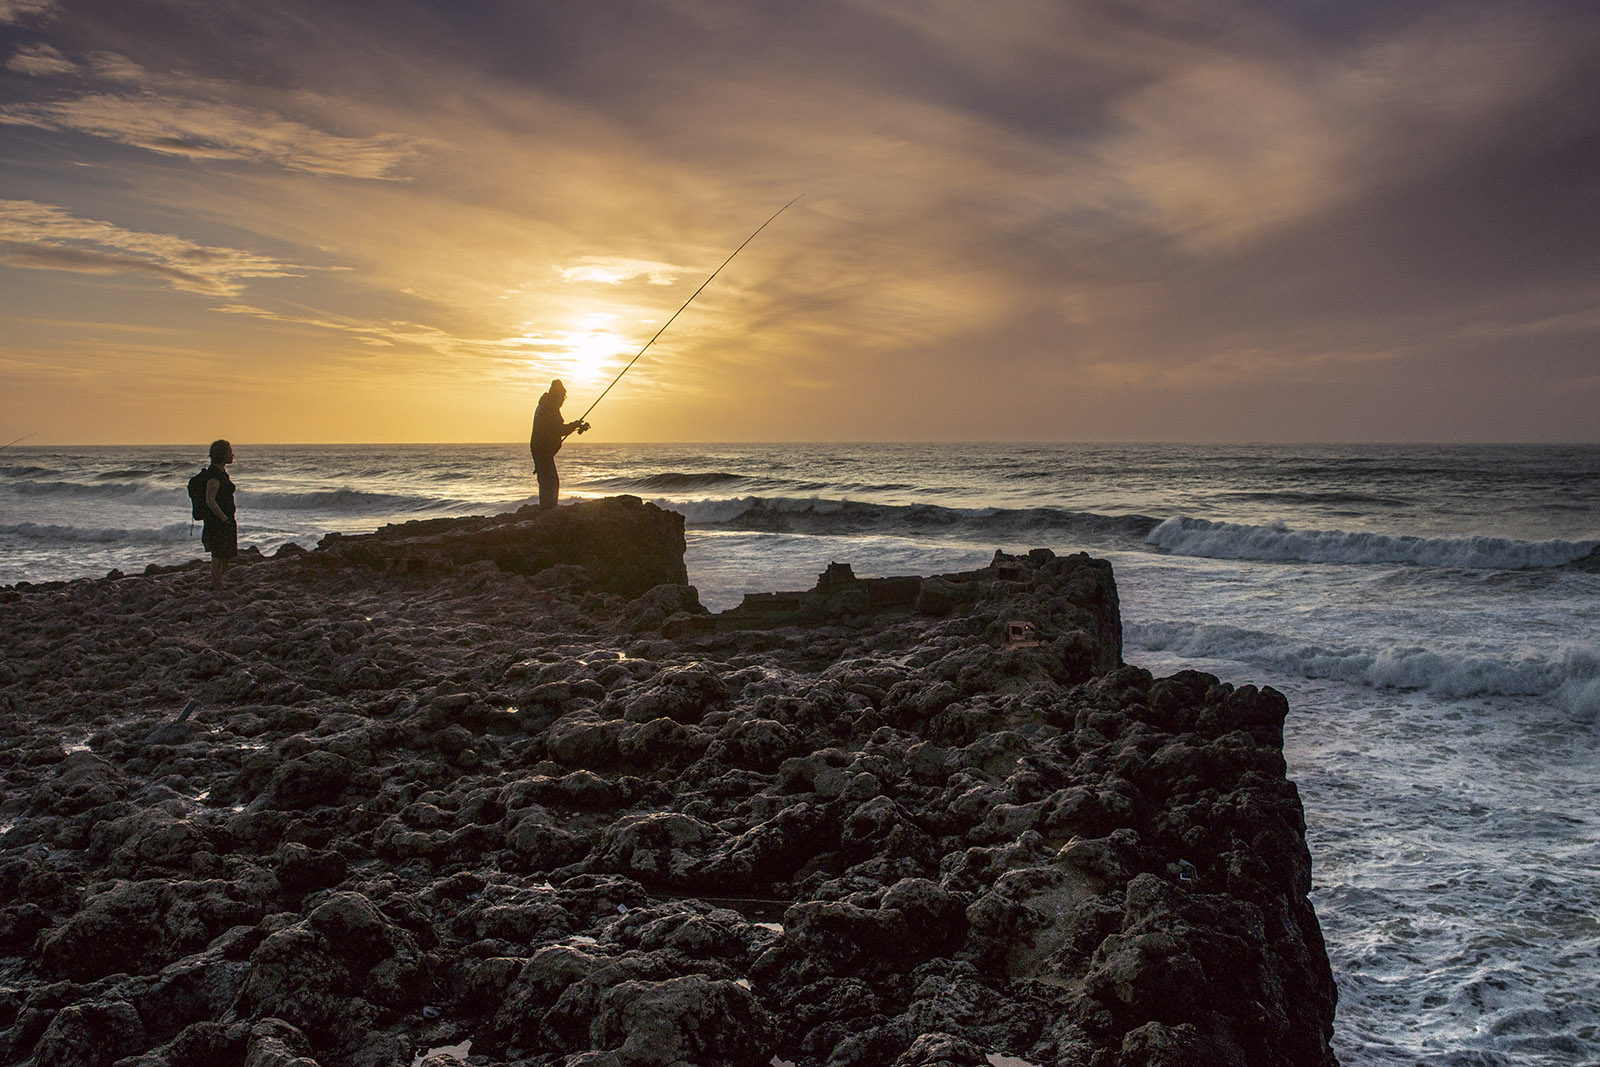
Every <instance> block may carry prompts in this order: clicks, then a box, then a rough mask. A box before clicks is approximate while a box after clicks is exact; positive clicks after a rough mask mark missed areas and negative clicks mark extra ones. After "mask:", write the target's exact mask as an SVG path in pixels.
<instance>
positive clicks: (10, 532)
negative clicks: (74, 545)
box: [0, 522, 199, 544]
mask: <svg viewBox="0 0 1600 1067" xmlns="http://www.w3.org/2000/svg"><path fill="white" fill-rule="evenodd" d="M196 529H198V524H197V523H190V522H174V523H169V524H167V525H166V526H160V527H155V528H144V529H137V528H135V529H130V528H127V527H120V526H63V525H58V524H55V523H38V522H19V523H14V524H12V525H9V526H0V534H3V535H6V536H10V537H21V538H27V539H30V540H35V541H74V542H80V543H90V544H114V543H120V542H149V541H183V540H186V539H187V538H189V537H198V536H199V535H198V534H197V533H195V532H194V531H195V530H196Z"/></svg>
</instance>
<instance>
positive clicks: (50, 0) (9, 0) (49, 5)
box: [0, 0, 57, 25]
mask: <svg viewBox="0 0 1600 1067" xmlns="http://www.w3.org/2000/svg"><path fill="white" fill-rule="evenodd" d="M56 9H57V4H56V0H0V25H5V24H15V23H19V22H22V21H24V20H25V19H32V18H38V17H40V16H44V15H52V14H54V13H55V12H56Z"/></svg>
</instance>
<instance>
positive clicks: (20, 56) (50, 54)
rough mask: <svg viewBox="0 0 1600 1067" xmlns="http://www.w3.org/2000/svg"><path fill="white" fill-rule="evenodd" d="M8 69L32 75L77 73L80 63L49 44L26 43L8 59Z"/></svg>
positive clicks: (36, 76)
mask: <svg viewBox="0 0 1600 1067" xmlns="http://www.w3.org/2000/svg"><path fill="white" fill-rule="evenodd" d="M6 69H7V70H11V71H15V72H16V73H18V74H26V75H29V76H30V77H35V78H45V77H51V76H53V75H57V74H75V73H77V71H78V65H77V64H76V63H74V62H73V61H72V60H70V59H68V58H67V57H66V56H64V55H62V54H61V53H60V52H59V51H58V50H57V49H54V48H52V47H50V46H49V45H47V44H31V45H25V46H24V47H22V48H19V49H17V51H16V52H15V53H14V54H13V55H12V56H11V58H10V59H8V60H6Z"/></svg>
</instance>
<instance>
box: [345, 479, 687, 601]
mask: <svg viewBox="0 0 1600 1067" xmlns="http://www.w3.org/2000/svg"><path fill="white" fill-rule="evenodd" d="M683 550H684V541H683V516H682V515H679V514H677V513H676V512H672V511H664V510H662V509H661V508H658V507H656V506H655V505H654V504H647V503H645V502H644V501H642V500H640V499H639V498H638V497H635V496H616V497H607V498H605V499H603V500H583V501H578V502H577V503H574V504H568V505H566V506H565V507H559V508H548V509H542V508H538V507H535V506H532V505H529V506H527V507H523V508H520V509H518V510H517V511H515V512H512V513H510V514H507V515H490V516H480V517H475V518H468V519H417V520H414V521H412V522H406V523H400V524H398V525H392V526H385V527H383V528H382V529H380V530H377V531H376V532H374V533H369V534H330V535H328V536H327V537H325V538H323V540H322V542H321V543H320V544H319V545H318V546H317V549H316V551H317V552H319V553H322V554H325V555H327V556H331V557H336V558H337V559H339V560H343V561H348V562H352V563H360V564H364V565H367V566H372V567H379V568H382V569H385V570H401V571H404V570H416V569H421V570H431V569H438V568H439V567H441V566H445V565H450V566H464V565H467V564H471V563H477V562H489V563H493V564H494V565H495V566H496V567H498V568H499V569H500V570H502V571H506V572H508V573H511V574H538V573H539V572H541V571H545V570H549V569H550V568H553V567H578V568H581V569H582V570H583V572H584V574H583V576H582V578H581V581H582V582H583V583H584V584H587V585H592V586H593V587H594V588H597V589H601V590H604V591H605V592H608V593H616V594H618V595H620V596H627V597H634V596H638V595H640V594H641V593H645V592H647V591H649V590H650V589H653V588H655V587H656V586H658V585H670V584H676V585H686V584H688V581H689V576H688V573H687V572H686V571H685V570H684V566H683Z"/></svg>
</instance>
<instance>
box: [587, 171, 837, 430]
mask: <svg viewBox="0 0 1600 1067" xmlns="http://www.w3.org/2000/svg"><path fill="white" fill-rule="evenodd" d="M805 195H806V194H805V193H801V194H800V196H797V197H795V198H794V200H791V201H789V202H788V203H787V204H785V205H783V206H782V207H780V208H779V209H778V210H776V211H774V212H773V213H772V218H770V219H768V220H767V221H766V222H763V223H762V224H761V225H760V226H757V227H756V232H755V233H752V234H751V235H750V236H749V237H746V238H745V239H744V244H741V245H740V246H739V247H738V248H735V249H734V250H733V251H732V252H731V253H729V254H728V258H727V259H725V260H723V261H722V267H726V266H727V265H728V264H729V263H732V262H733V257H734V256H736V255H738V254H739V253H740V252H742V251H744V246H745V245H747V244H749V243H750V242H751V241H754V240H755V239H756V233H760V232H761V231H762V230H764V229H766V228H767V225H768V223H770V222H771V221H772V219H775V218H777V217H778V216H779V215H782V214H783V213H784V212H785V211H788V210H789V209H790V208H791V207H793V206H794V204H795V201H797V200H799V199H800V197H801V196H805ZM722 267H718V268H717V269H716V270H714V271H712V272H711V277H710V278H707V279H706V280H705V281H703V282H701V283H700V289H696V290H695V291H694V292H693V293H690V294H689V299H687V300H685V301H684V302H683V307H680V308H679V309H678V310H677V311H674V312H673V313H672V319H675V318H677V317H678V316H679V315H682V314H683V308H686V307H688V306H689V305H690V304H692V303H694V298H695V297H697V296H699V295H700V290H701V289H704V288H705V287H706V286H708V285H710V284H711V279H712V278H715V277H716V276H717V275H719V274H721V273H722ZM672 319H668V320H667V321H666V322H664V323H662V325H661V329H659V330H657V331H656V334H655V337H652V338H650V340H648V341H646V342H645V343H644V348H641V349H639V351H638V352H637V353H635V354H634V357H633V358H632V359H630V360H628V365H627V366H626V367H623V368H622V370H621V372H620V373H618V374H617V376H616V377H615V378H613V379H611V385H608V386H606V387H605V389H604V390H602V391H601V393H600V395H599V396H597V397H595V398H594V403H593V404H590V405H589V411H593V410H594V409H595V408H596V407H597V406H598V405H599V403H600V401H602V400H604V399H605V398H606V393H609V392H611V386H612V385H616V384H617V383H618V382H620V381H622V375H624V374H627V373H628V371H629V370H630V369H632V367H633V365H634V364H635V363H637V362H639V357H640V356H642V355H644V353H645V349H648V348H649V347H650V346H651V345H653V344H655V343H656V337H660V336H661V335H662V334H664V333H666V332H667V327H668V326H671V325H672ZM589 411H585V412H584V413H583V414H582V415H580V416H578V421H579V422H581V423H586V422H587V420H588V418H589ZM587 428H588V427H587V425H585V429H587Z"/></svg>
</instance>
